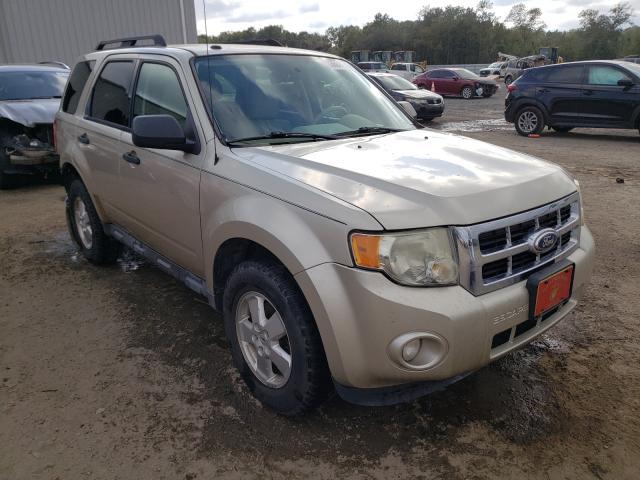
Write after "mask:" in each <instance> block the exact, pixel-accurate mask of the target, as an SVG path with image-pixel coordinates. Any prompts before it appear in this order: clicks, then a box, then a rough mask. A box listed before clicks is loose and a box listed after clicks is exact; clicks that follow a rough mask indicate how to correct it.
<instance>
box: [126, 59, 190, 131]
mask: <svg viewBox="0 0 640 480" xmlns="http://www.w3.org/2000/svg"><path fill="white" fill-rule="evenodd" d="M138 115H171V116H172V117H173V118H175V119H176V120H177V121H178V123H179V124H180V125H181V126H182V128H184V127H185V125H186V123H187V102H186V100H185V99H184V94H183V93H182V88H181V87H180V81H179V80H178V77H177V76H176V73H175V72H174V71H173V69H172V68H171V67H169V66H167V65H162V64H160V63H143V64H142V67H140V74H139V76H138V84H137V87H136V94H135V100H134V103H133V116H134V117H137V116H138Z"/></svg>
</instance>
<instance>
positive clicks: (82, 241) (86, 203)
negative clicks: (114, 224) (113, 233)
mask: <svg viewBox="0 0 640 480" xmlns="http://www.w3.org/2000/svg"><path fill="white" fill-rule="evenodd" d="M67 219H68V225H69V234H70V235H71V238H73V239H74V241H75V242H76V244H77V245H78V248H80V251H81V252H82V254H83V255H84V256H85V258H86V259H87V260H89V261H90V262H91V263H93V264H95V265H106V264H111V263H114V262H115V261H116V259H117V258H118V255H119V254H120V251H121V249H122V246H121V245H120V244H119V243H118V242H116V241H115V240H114V239H112V238H111V237H109V236H107V235H106V234H105V233H104V229H103V227H102V221H101V220H100V217H99V216H98V212H96V208H95V206H94V205H93V201H92V200H91V196H90V195H89V192H88V191H87V188H86V187H85V186H84V183H82V181H81V180H79V179H75V180H73V181H72V182H71V185H70V186H69V193H68V195H67Z"/></svg>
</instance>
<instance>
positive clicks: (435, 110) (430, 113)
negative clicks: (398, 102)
mask: <svg viewBox="0 0 640 480" xmlns="http://www.w3.org/2000/svg"><path fill="white" fill-rule="evenodd" d="M411 105H413V108H414V109H415V111H416V114H417V118H419V119H420V118H435V117H441V116H442V113H443V112H444V102H442V103H433V104H432V103H416V102H411Z"/></svg>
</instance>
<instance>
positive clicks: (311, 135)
mask: <svg viewBox="0 0 640 480" xmlns="http://www.w3.org/2000/svg"><path fill="white" fill-rule="evenodd" d="M280 138H308V139H310V140H335V139H336V138H337V137H336V136H334V135H320V134H317V133H303V132H271V133H270V134H268V135H257V136H255V137H246V138H234V139H233V140H229V141H228V142H227V143H228V144H229V145H237V144H238V143H244V142H252V141H255V140H272V139H280Z"/></svg>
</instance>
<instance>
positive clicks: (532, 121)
mask: <svg viewBox="0 0 640 480" xmlns="http://www.w3.org/2000/svg"><path fill="white" fill-rule="evenodd" d="M515 127H516V130H517V132H518V133H519V134H520V135H523V136H525V137H526V136H528V135H537V134H539V133H540V132H542V130H543V129H544V116H543V115H542V112H541V111H540V109H539V108H538V107H534V106H532V105H530V106H528V107H524V108H522V109H521V110H520V111H519V112H518V114H517V115H516V121H515Z"/></svg>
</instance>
